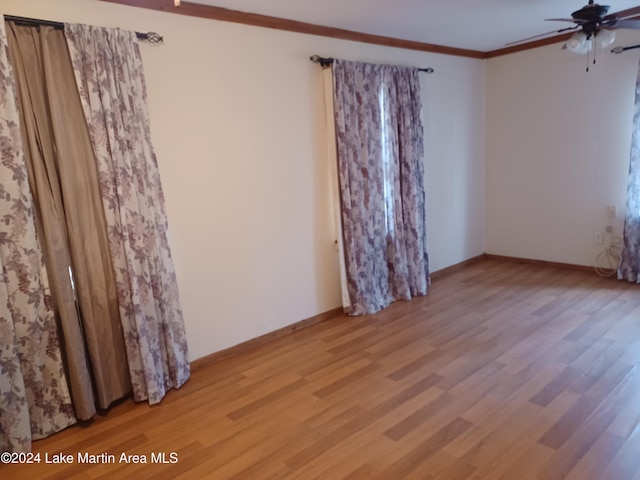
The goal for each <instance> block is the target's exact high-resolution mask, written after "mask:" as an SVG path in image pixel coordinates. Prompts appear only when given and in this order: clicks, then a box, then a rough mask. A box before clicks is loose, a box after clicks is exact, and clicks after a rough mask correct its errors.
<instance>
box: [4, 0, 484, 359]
mask: <svg viewBox="0 0 640 480" xmlns="http://www.w3.org/2000/svg"><path fill="white" fill-rule="evenodd" d="M0 13H3V14H11V15H19V16H26V17H35V18H43V19H49V20H56V21H68V22H82V23H90V24H96V25H104V26H112V27H115V26H119V27H122V28H127V29H131V30H138V31H149V30H153V31H157V32H159V33H161V34H162V35H163V36H164V37H165V43H164V45H162V46H156V47H153V46H148V45H144V46H143V47H142V52H143V59H144V62H145V70H146V76H147V82H148V88H149V102H150V110H151V122H152V125H151V127H152V134H153V137H154V141H155V146H156V153H157V155H158V160H159V163H160V170H161V175H162V178H163V186H164V190H165V195H166V201H167V209H168V214H169V222H170V241H171V245H172V251H173V255H174V261H175V266H176V270H177V275H178V281H179V286H180V291H181V296H182V305H183V310H184V316H185V323H186V327H187V334H188V339H189V346H190V349H191V357H192V359H195V358H199V357H202V356H205V355H207V354H209V353H212V352H215V351H218V350H221V349H224V348H227V347H229V346H232V345H235V344H237V343H240V342H242V341H245V340H248V339H250V338H253V337H256V336H259V335H262V334H264V333H267V332H269V331H273V330H275V329H278V328H281V327H283V326H286V325H288V324H291V323H294V322H296V321H299V320H302V319H305V318H308V317H311V316H314V315H316V314H319V313H322V312H325V311H327V310H330V309H332V308H335V307H338V306H339V305H340V294H339V281H338V278H339V277H338V269H337V259H336V253H335V249H334V244H333V240H334V234H333V230H332V222H331V217H330V211H329V195H328V167H327V165H326V162H325V157H324V154H325V150H324V148H325V147H324V145H325V137H324V128H323V125H324V111H323V108H324V107H323V101H322V98H323V97H322V90H321V89H322V83H321V72H320V67H318V66H316V65H314V64H312V63H311V62H310V61H309V56H310V55H312V54H314V53H317V54H320V55H324V56H336V57H340V58H345V59H351V60H360V61H371V62H379V63H383V62H384V63H395V64H406V65H418V66H432V67H434V68H435V70H436V73H435V74H434V75H430V76H427V75H425V76H424V77H423V88H424V102H423V103H424V119H425V124H426V130H427V136H426V139H425V143H426V145H427V163H426V173H427V179H426V186H427V197H428V198H427V200H428V204H429V208H428V219H427V221H428V230H429V240H428V243H429V253H430V257H431V265H432V270H438V269H441V268H444V267H447V266H449V265H452V264H455V263H458V262H460V261H463V260H465V259H468V258H470V257H473V256H476V255H479V254H481V253H482V252H483V249H484V173H483V172H484V168H485V167H484V156H485V131H484V118H485V63H484V62H483V61H481V60H474V59H466V58H458V57H450V56H443V55H436V54H429V53H422V52H413V51H406V50H400V49H393V48H387V47H379V46H372V45H366V44H359V43H355V42H347V41H342V40H336V39H328V38H322V37H315V36H310V35H302V34H294V33H288V32H280V31H275V30H268V29H262V28H256V27H248V26H243V25H235V24H230V23H223V22H217V21H211V20H204V19H196V18H189V17H183V16H179V15H172V14H167V13H161V12H153V11H149V10H144V9H136V8H132V7H125V6H120V5H115V4H110V3H104V2H99V1H88V0H55V1H51V0H2V5H1V6H0Z"/></svg>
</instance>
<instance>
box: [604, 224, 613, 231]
mask: <svg viewBox="0 0 640 480" xmlns="http://www.w3.org/2000/svg"><path fill="white" fill-rule="evenodd" d="M605 231H606V232H607V233H611V232H613V225H607V228H606V229H605Z"/></svg>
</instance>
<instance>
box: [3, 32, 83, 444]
mask: <svg viewBox="0 0 640 480" xmlns="http://www.w3.org/2000/svg"><path fill="white" fill-rule="evenodd" d="M0 155H1V159H0V267H1V268H2V276H1V277H0V452H4V451H13V452H27V451H29V450H30V448H31V441H32V439H37V438H42V437H45V436H48V435H50V434H52V433H54V432H57V431H59V430H62V429H63V428H66V427H68V426H69V425H72V424H73V423H75V421H76V419H75V415H74V410H73V407H72V405H71V398H70V395H69V390H68V387H67V382H66V379H65V372H64V369H63V366H62V360H61V354H60V347H59V343H58V334H57V330H56V322H55V316H54V312H53V308H52V304H51V297H50V294H49V289H48V284H47V274H46V271H45V270H44V268H45V267H44V263H43V258H42V253H41V250H40V246H39V244H38V240H37V237H36V230H35V218H34V211H33V202H32V197H31V193H30V191H29V185H28V182H27V168H26V164H25V158H24V151H23V148H22V140H21V137H20V126H19V113H18V108H17V90H16V85H15V80H14V76H13V70H12V68H11V65H10V63H9V58H8V47H7V36H6V30H5V24H4V22H0Z"/></svg>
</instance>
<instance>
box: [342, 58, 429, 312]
mask: <svg viewBox="0 0 640 480" xmlns="http://www.w3.org/2000/svg"><path fill="white" fill-rule="evenodd" d="M333 83H334V108H335V126H336V141H337V150H338V173H339V183H340V199H341V208H342V228H343V244H344V257H345V264H346V272H347V290H348V293H349V298H350V304H351V310H350V313H351V314H354V315H361V314H368V313H374V312H376V311H378V310H380V309H382V308H384V307H386V306H388V305H389V304H390V303H392V302H393V301H395V300H409V299H410V298H412V297H413V296H417V295H424V294H426V292H427V286H428V284H429V264H428V256H427V251H426V227H425V203H424V202H425V195H424V167H423V155H424V147H423V138H422V137H423V129H422V121H421V117H420V111H421V103H420V86H419V79H418V70H417V69H415V68H404V67H396V66H387V65H372V64H365V63H358V62H346V61H342V60H335V61H334V63H333Z"/></svg>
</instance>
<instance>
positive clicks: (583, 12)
mask: <svg viewBox="0 0 640 480" xmlns="http://www.w3.org/2000/svg"><path fill="white" fill-rule="evenodd" d="M609 8H610V7H609V5H598V4H597V3H591V2H589V5H587V6H585V7H582V8H581V9H580V10H576V11H575V12H573V13H572V14H571V17H572V18H573V19H574V20H578V21H579V22H588V23H590V22H599V21H601V20H602V19H603V17H604V16H605V15H606V14H607V12H608V11H609Z"/></svg>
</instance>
